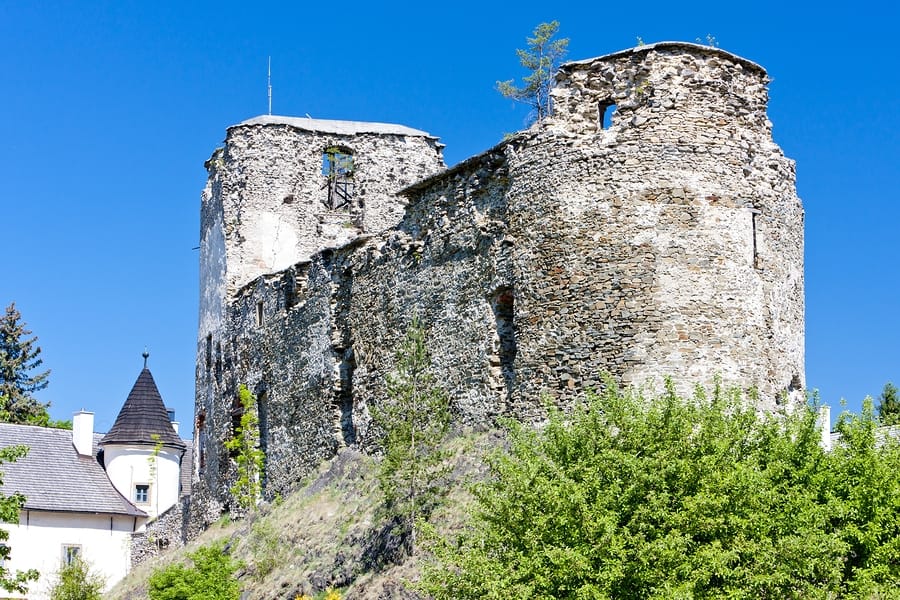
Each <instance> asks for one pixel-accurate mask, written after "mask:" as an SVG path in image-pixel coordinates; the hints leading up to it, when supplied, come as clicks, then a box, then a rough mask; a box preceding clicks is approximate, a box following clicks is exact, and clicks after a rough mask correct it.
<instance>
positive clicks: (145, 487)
mask: <svg viewBox="0 0 900 600" xmlns="http://www.w3.org/2000/svg"><path fill="white" fill-rule="evenodd" d="M134 501H135V502H137V503H138V504H147V503H148V502H150V485H149V484H146V483H139V484H137V485H136V486H134Z"/></svg>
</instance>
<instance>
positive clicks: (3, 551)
mask: <svg viewBox="0 0 900 600" xmlns="http://www.w3.org/2000/svg"><path fill="white" fill-rule="evenodd" d="M27 453H28V448H27V447H26V446H7V447H6V448H0V464H2V463H4V462H15V461H16V460H18V459H20V458H23V457H24V456H25V454H27ZM0 485H3V478H2V473H0ZM24 505H25V496H23V495H22V494H19V493H16V494H12V495H11V496H5V495H3V494H0V522H2V523H14V524H17V523H18V522H19V513H20V512H21V510H22V507H23V506H24ZM8 540H9V532H8V531H6V530H5V529H2V528H0V588H2V589H4V590H6V591H7V592H18V593H20V594H24V593H26V592H27V591H28V582H29V581H35V580H36V579H37V578H38V576H39V574H38V572H37V571H36V570H35V569H29V570H27V571H16V572H15V573H11V572H10V571H9V569H7V568H6V566H5V565H6V561H7V560H9V558H10V553H11V551H12V549H11V548H10V547H9V546H8V545H7V544H6V542H7V541H8Z"/></svg>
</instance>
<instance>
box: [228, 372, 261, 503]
mask: <svg viewBox="0 0 900 600" xmlns="http://www.w3.org/2000/svg"><path fill="white" fill-rule="evenodd" d="M238 399H239V400H240V403H241V408H242V411H243V412H242V413H241V423H240V425H239V426H238V428H237V431H235V433H234V437H233V438H231V439H230V440H227V441H226V442H225V447H226V448H227V449H228V450H230V451H232V452H236V453H237V454H236V456H235V461H236V462H237V479H236V480H235V482H234V485H232V486H231V493H232V494H233V495H234V497H235V499H236V500H237V502H238V505H239V506H241V507H242V508H244V509H246V510H251V509H253V508H254V507H256V503H257V501H258V500H259V493H260V489H261V484H260V478H261V477H262V470H263V464H264V461H265V458H266V456H265V454H264V453H263V451H262V450H261V449H260V447H259V415H258V414H257V408H256V396H254V395H253V394H252V393H251V392H250V390H248V389H247V386H246V385H244V384H241V386H240V387H239V388H238Z"/></svg>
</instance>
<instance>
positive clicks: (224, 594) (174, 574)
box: [149, 542, 242, 600]
mask: <svg viewBox="0 0 900 600" xmlns="http://www.w3.org/2000/svg"><path fill="white" fill-rule="evenodd" d="M188 558H190V560H191V561H192V562H193V563H194V566H193V567H188V566H186V565H183V564H173V565H169V566H168V567H166V568H164V569H160V570H157V571H154V572H153V574H152V575H151V576H150V581H149V595H150V600H238V598H240V596H241V586H240V583H238V581H237V579H236V578H235V576H234V573H235V571H236V570H237V569H238V568H240V567H241V566H242V564H241V563H240V562H239V561H236V560H234V559H233V558H231V557H230V556H229V555H228V554H227V553H226V551H225V544H224V542H218V543H215V544H212V545H209V546H201V547H200V548H198V549H197V550H196V551H194V552H191V553H189V554H188Z"/></svg>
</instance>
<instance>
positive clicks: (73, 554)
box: [62, 544, 81, 566]
mask: <svg viewBox="0 0 900 600" xmlns="http://www.w3.org/2000/svg"><path fill="white" fill-rule="evenodd" d="M80 557H81V546H78V545H69V544H63V547H62V560H63V564H65V565H66V566H68V565H71V564H72V563H73V562H75V561H76V560H78V559H79V558H80Z"/></svg>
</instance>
